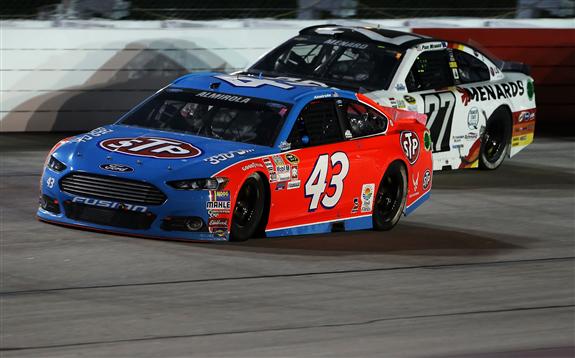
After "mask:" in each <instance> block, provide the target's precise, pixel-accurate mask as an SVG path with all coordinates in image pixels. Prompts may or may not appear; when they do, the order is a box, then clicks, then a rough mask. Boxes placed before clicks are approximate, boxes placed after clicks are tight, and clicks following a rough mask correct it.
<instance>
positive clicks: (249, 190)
mask: <svg viewBox="0 0 575 358" xmlns="http://www.w3.org/2000/svg"><path fill="white" fill-rule="evenodd" d="M264 193H265V191H264V183H263V181H262V179H261V177H260V176H259V175H257V174H253V175H251V176H250V177H249V178H248V179H247V180H246V181H245V182H244V184H243V185H242V187H241V188H240V191H239V193H238V197H237V199H236V205H235V207H234V211H233V213H232V225H231V229H230V241H245V240H247V239H249V238H250V237H252V236H253V235H254V233H255V232H256V231H257V230H258V228H259V226H260V222H261V220H262V217H263V213H264V204H265V200H264V199H265V197H264V196H265V194H264Z"/></svg>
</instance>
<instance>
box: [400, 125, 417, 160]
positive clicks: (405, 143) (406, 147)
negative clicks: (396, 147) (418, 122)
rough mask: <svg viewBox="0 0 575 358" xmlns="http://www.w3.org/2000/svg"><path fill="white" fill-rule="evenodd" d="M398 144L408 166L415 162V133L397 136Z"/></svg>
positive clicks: (407, 132)
mask: <svg viewBox="0 0 575 358" xmlns="http://www.w3.org/2000/svg"><path fill="white" fill-rule="evenodd" d="M399 143H400V144H401V149H403V153H404V154H405V157H406V158H407V160H408V161H409V164H413V163H415V162H417V158H419V147H420V146H419V138H418V137H417V134H416V133H415V132H411V131H403V132H401V135H400V136H399Z"/></svg>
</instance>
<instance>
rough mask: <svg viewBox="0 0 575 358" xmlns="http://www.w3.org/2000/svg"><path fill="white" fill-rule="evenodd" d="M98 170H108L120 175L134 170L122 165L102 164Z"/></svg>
mask: <svg viewBox="0 0 575 358" xmlns="http://www.w3.org/2000/svg"><path fill="white" fill-rule="evenodd" d="M100 168H102V169H104V170H109V171H111V172H120V173H130V172H133V171H134V168H132V167H129V166H127V165H123V164H102V165H100Z"/></svg>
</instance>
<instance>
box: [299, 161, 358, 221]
mask: <svg viewBox="0 0 575 358" xmlns="http://www.w3.org/2000/svg"><path fill="white" fill-rule="evenodd" d="M330 162H331V169H332V176H331V180H330V181H329V185H328V184H327V181H326V179H327V173H328V165H330ZM338 165H339V166H340V167H341V168H340V171H339V172H338V173H337V174H333V171H335V168H336V167H337V166H338ZM348 172H349V159H348V158H347V156H346V155H345V153H343V152H336V153H333V154H332V155H331V159H330V157H329V154H322V155H320V156H319V157H318V158H317V161H316V162H315V165H314V167H313V170H312V172H311V175H310V176H309V178H308V180H307V181H306V183H305V196H306V197H311V202H310V204H309V211H314V210H315V209H317V207H318V205H319V203H320V201H321V205H322V206H323V207H324V208H326V209H331V208H333V207H334V206H336V205H337V203H338V202H339V199H340V198H341V194H342V193H343V180H344V179H345V177H346V176H347V173H348ZM330 187H332V188H335V191H334V192H333V195H331V196H330V195H328V194H327V193H326V188H330ZM320 199H321V200H320Z"/></svg>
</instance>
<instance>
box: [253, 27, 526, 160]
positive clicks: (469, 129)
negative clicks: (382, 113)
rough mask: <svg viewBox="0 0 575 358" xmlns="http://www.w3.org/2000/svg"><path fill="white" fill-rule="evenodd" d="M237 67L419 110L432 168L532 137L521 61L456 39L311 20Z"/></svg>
mask: <svg viewBox="0 0 575 358" xmlns="http://www.w3.org/2000/svg"><path fill="white" fill-rule="evenodd" d="M243 74H244V75H246V74H247V75H252V76H261V75H265V76H284V77H285V76H288V77H297V78H305V79H308V80H314V81H318V82H323V83H325V84H327V85H329V86H333V87H338V88H345V89H352V90H355V91H358V92H362V93H364V94H365V95H366V96H368V97H370V98H372V99H373V100H375V101H376V102H378V103H379V104H381V105H383V106H391V107H395V108H400V109H406V110H410V111H417V112H420V113H425V114H426V115H427V127H428V128H429V130H430V132H431V140H432V148H433V153H434V154H433V168H434V170H445V169H458V168H474V167H480V168H483V169H496V168H497V167H499V166H500V165H501V163H502V162H503V160H504V159H505V157H507V156H509V157H512V156H513V155H515V154H517V153H518V152H519V151H520V150H521V149H523V148H525V147H526V146H527V145H528V144H529V143H531V142H532V141H533V133H534V129H535V110H536V108H535V93H534V87H533V78H531V77H530V76H529V69H528V67H527V66H525V65H523V64H520V63H513V62H503V61H500V60H496V59H492V58H489V57H488V56H486V55H484V54H482V53H481V52H480V51H478V50H477V49H475V48H473V47H471V46H469V45H465V44H461V43H454V42H448V41H443V40H438V39H433V38H429V37H426V36H421V35H417V34H414V33H408V32H400V31H393V30H384V29H379V28H370V27H342V26H337V25H321V26H313V27H308V28H305V29H303V30H301V31H300V33H299V35H298V36H296V37H294V38H292V39H290V40H288V41H287V42H285V43H283V44H282V45H280V46H278V47H276V48H275V49H273V50H271V51H270V52H268V53H267V54H265V55H264V56H262V57H261V58H260V59H259V60H258V61H257V62H256V63H255V64H254V65H252V66H251V67H249V68H247V69H246V70H245V71H244V72H243Z"/></svg>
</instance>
